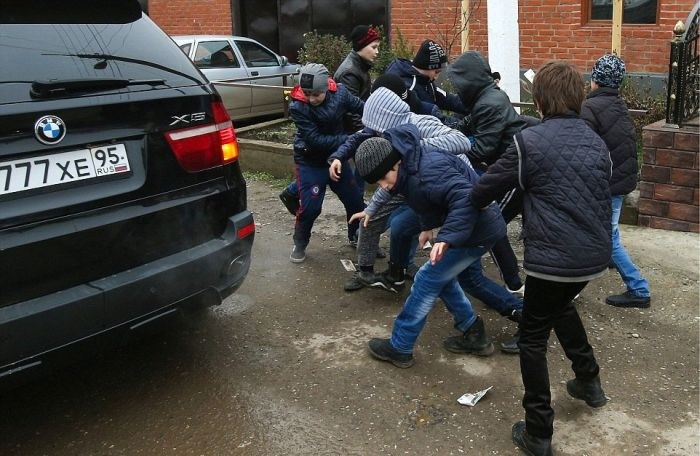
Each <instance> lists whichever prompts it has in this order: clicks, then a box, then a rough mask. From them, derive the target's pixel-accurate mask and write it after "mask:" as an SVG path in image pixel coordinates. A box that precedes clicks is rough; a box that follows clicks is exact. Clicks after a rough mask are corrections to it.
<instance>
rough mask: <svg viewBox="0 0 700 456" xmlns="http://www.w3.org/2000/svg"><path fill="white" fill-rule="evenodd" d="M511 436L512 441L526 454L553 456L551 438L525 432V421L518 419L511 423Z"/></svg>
mask: <svg viewBox="0 0 700 456" xmlns="http://www.w3.org/2000/svg"><path fill="white" fill-rule="evenodd" d="M511 437H512V439H513V443H515V444H516V445H517V446H518V448H520V449H521V450H523V452H524V453H525V454H527V455H528V456H554V453H553V452H552V439H551V438H549V439H545V438H542V437H535V436H534V435H530V434H528V433H527V430H526V429H525V421H518V422H517V423H515V424H514V425H513V429H512V433H511Z"/></svg>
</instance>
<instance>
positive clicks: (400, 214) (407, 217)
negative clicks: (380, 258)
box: [389, 204, 420, 268]
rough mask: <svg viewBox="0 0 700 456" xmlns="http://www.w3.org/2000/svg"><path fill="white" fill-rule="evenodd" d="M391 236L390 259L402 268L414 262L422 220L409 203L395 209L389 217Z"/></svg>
mask: <svg viewBox="0 0 700 456" xmlns="http://www.w3.org/2000/svg"><path fill="white" fill-rule="evenodd" d="M389 226H390V228H391V238H390V243H389V261H391V262H392V263H393V264H395V265H398V266H400V267H402V268H405V267H407V266H408V265H409V264H411V263H413V257H414V256H415V254H416V248H417V247H418V235H419V234H420V221H419V220H418V214H416V213H415V211H414V210H413V209H411V208H410V207H409V206H408V205H407V204H406V205H403V206H399V207H398V208H396V209H394V211H393V212H392V213H391V216H390V217H389Z"/></svg>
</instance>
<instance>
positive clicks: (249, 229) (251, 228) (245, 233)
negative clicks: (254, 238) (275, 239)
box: [238, 222, 255, 239]
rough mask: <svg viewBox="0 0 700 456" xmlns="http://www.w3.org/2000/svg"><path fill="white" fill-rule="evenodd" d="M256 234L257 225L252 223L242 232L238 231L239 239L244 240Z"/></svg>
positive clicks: (244, 227) (242, 229) (243, 228)
mask: <svg viewBox="0 0 700 456" xmlns="http://www.w3.org/2000/svg"><path fill="white" fill-rule="evenodd" d="M254 232H255V223H253V222H251V223H249V224H248V225H246V226H243V227H241V229H240V230H238V239H243V238H244V237H246V236H248V235H250V234H252V233H254Z"/></svg>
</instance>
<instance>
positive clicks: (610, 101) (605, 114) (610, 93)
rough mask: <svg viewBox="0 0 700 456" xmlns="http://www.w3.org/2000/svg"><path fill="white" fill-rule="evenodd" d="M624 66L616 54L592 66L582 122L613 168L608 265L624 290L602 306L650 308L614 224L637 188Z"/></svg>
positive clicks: (645, 285)
mask: <svg viewBox="0 0 700 456" xmlns="http://www.w3.org/2000/svg"><path fill="white" fill-rule="evenodd" d="M624 76H625V63H624V62H623V61H622V59H620V58H619V57H617V56H616V55H611V54H606V55H604V56H603V57H601V58H599V59H598V61H596V63H595V64H594V65H593V71H592V72H591V92H590V93H589V94H588V96H587V97H586V101H584V102H583V106H582V107H581V118H583V120H585V121H586V123H587V124H588V126H589V127H591V128H592V129H593V131H595V132H596V133H598V135H600V137H601V138H603V141H605V144H606V145H607V146H608V149H609V150H610V158H611V159H612V164H613V169H612V177H611V178H610V194H611V195H612V260H611V261H612V264H614V265H615V268H616V269H617V271H618V272H619V273H620V276H621V277H622V281H623V282H624V283H625V285H626V286H627V291H625V292H624V293H622V294H619V295H613V296H608V298H607V299H606V300H605V302H606V303H608V304H610V305H612V306H616V307H642V308H646V307H649V305H650V301H651V298H650V292H649V283H648V282H647V281H646V279H645V278H644V277H642V274H641V272H639V268H637V266H636V265H635V264H634V263H633V262H632V259H631V258H630V256H629V254H628V253H627V250H625V247H624V246H623V245H622V242H621V241H620V231H619V230H618V226H617V225H618V222H619V220H620V211H621V210H622V203H623V201H624V200H625V195H627V194H628V193H630V192H631V191H632V190H634V189H635V188H636V187H637V139H636V134H635V132H634V124H633V123H632V118H631V117H630V114H629V111H628V110H627V105H626V104H625V102H624V101H623V100H622V98H620V91H619V88H620V84H621V83H622V79H623V78H624Z"/></svg>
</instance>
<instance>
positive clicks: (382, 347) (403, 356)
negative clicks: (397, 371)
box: [367, 339, 414, 369]
mask: <svg viewBox="0 0 700 456" xmlns="http://www.w3.org/2000/svg"><path fill="white" fill-rule="evenodd" d="M367 346H368V348H369V354H370V355H372V356H373V357H374V358H376V359H379V360H381V361H388V362H390V363H391V364H393V365H394V366H396V367H400V368H401V369H407V368H409V367H411V366H413V363H414V360H413V355H412V354H410V353H399V352H398V351H396V349H395V348H394V347H393V346H392V345H391V341H390V340H389V339H372V340H370V341H369V344H367Z"/></svg>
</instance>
